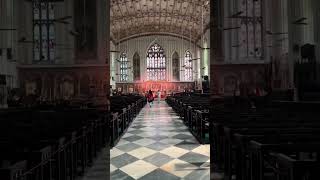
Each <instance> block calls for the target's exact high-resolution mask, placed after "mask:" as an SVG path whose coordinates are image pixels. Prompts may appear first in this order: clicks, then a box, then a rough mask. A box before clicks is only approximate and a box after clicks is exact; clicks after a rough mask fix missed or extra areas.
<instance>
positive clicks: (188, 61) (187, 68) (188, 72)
mask: <svg viewBox="0 0 320 180" xmlns="http://www.w3.org/2000/svg"><path fill="white" fill-rule="evenodd" d="M183 72H184V80H185V81H192V80H193V67H192V54H191V53H190V51H186V54H185V56H184V71H183Z"/></svg>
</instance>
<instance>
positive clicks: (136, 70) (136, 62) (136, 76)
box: [133, 53, 140, 81]
mask: <svg viewBox="0 0 320 180" xmlns="http://www.w3.org/2000/svg"><path fill="white" fill-rule="evenodd" d="M133 80H135V81H139V80H140V56H139V54H138V53H135V54H134V56H133Z"/></svg>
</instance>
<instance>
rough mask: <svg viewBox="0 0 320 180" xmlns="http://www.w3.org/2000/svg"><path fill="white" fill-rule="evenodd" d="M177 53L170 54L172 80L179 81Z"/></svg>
mask: <svg viewBox="0 0 320 180" xmlns="http://www.w3.org/2000/svg"><path fill="white" fill-rule="evenodd" d="M179 64H180V63H179V54H178V53H177V52H175V53H174V54H173V55H172V77H173V80H175V81H179V80H180V68H179V67H180V65H179Z"/></svg>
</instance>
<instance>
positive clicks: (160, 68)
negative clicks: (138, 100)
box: [147, 44, 167, 81]
mask: <svg viewBox="0 0 320 180" xmlns="http://www.w3.org/2000/svg"><path fill="white" fill-rule="evenodd" d="M166 70H167V69H166V56H165V53H164V50H163V48H162V47H161V46H159V44H153V45H152V46H151V47H150V48H149V49H148V54H147V80H149V81H165V80H166V78H167V74H166Z"/></svg>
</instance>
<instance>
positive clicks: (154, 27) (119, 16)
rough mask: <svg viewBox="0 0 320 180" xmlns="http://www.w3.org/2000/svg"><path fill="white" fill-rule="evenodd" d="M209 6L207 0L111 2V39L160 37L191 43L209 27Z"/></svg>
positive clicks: (128, 0)
mask: <svg viewBox="0 0 320 180" xmlns="http://www.w3.org/2000/svg"><path fill="white" fill-rule="evenodd" d="M209 6H210V5H209V0H112V1H111V37H112V39H113V40H115V41H116V42H119V41H124V40H126V39H130V38H134V37H139V36H145V35H153V34H163V35H172V36H178V37H183V38H185V39H190V37H191V40H192V41H195V40H197V39H198V38H199V37H200V36H201V34H202V33H203V30H204V29H205V28H206V27H207V25H208V24H209V19H210V18H209V17H210V12H209V9H210V7H209Z"/></svg>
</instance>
